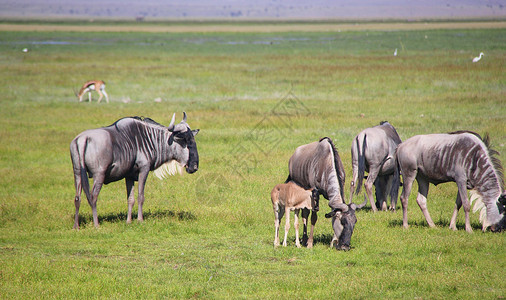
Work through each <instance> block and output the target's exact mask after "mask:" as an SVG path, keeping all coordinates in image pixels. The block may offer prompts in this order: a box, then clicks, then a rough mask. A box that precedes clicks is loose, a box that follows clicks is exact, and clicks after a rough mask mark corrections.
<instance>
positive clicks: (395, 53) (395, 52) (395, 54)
mask: <svg viewBox="0 0 506 300" xmlns="http://www.w3.org/2000/svg"><path fill="white" fill-rule="evenodd" d="M394 56H397V48H395V51H394Z"/></svg>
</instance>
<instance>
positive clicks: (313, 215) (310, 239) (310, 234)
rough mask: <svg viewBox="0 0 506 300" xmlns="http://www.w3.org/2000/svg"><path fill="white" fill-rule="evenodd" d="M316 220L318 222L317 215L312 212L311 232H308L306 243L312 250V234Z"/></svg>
mask: <svg viewBox="0 0 506 300" xmlns="http://www.w3.org/2000/svg"><path fill="white" fill-rule="evenodd" d="M317 220H318V213H317V212H315V211H313V212H312V213H311V231H310V232H309V240H308V241H307V247H308V248H313V233H314V226H315V224H316V221H317Z"/></svg>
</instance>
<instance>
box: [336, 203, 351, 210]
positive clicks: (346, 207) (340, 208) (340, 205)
mask: <svg viewBox="0 0 506 300" xmlns="http://www.w3.org/2000/svg"><path fill="white" fill-rule="evenodd" d="M348 209H350V208H349V207H348V205H346V204H344V203H339V204H337V207H336V209H335V210H340V211H342V212H347V211H348Z"/></svg>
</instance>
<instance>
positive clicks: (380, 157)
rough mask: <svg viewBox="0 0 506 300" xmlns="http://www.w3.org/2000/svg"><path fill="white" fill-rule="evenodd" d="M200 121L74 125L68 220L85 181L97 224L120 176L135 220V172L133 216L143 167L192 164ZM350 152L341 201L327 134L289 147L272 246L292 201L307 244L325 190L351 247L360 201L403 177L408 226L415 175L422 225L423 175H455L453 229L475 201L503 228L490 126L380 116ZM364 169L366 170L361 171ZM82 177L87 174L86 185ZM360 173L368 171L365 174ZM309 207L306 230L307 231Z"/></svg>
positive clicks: (340, 234) (338, 239)
mask: <svg viewBox="0 0 506 300" xmlns="http://www.w3.org/2000/svg"><path fill="white" fill-rule="evenodd" d="M80 94H81V93H80ZM81 96H82V95H81ZM198 131H199V130H198V129H197V130H191V129H190V126H189V125H188V123H187V115H186V113H183V119H182V121H181V122H179V123H178V124H176V123H175V114H174V115H173V116H172V120H171V122H170V124H169V126H168V127H165V126H163V125H161V124H159V123H157V122H155V121H154V120H152V119H150V118H140V117H127V118H122V119H120V120H118V121H116V122H114V123H113V124H112V125H110V126H107V127H103V128H99V129H91V130H86V131H84V132H82V133H80V134H79V135H77V137H76V138H74V140H73V141H72V142H71V144H70V154H71V158H72V164H73V169H74V182H75V188H76V195H75V200H74V204H75V216H74V228H76V229H78V228H79V206H80V204H81V194H82V191H83V190H84V193H85V195H86V198H87V199H88V203H89V204H90V206H91V208H92V214H93V222H94V225H95V226H96V227H98V226H99V224H98V216H97V200H98V195H99V193H100V189H101V188H102V185H103V184H104V183H105V184H108V183H110V182H114V181H118V180H121V179H123V178H124V179H125V182H126V189H127V199H128V215H127V222H128V223H129V222H131V221H132V208H133V205H134V202H135V198H134V182H135V181H138V196H137V202H138V215H137V219H138V220H139V221H142V220H143V215H142V206H143V203H144V187H145V183H146V179H147V177H148V174H149V172H150V171H154V170H162V171H163V172H170V173H173V172H172V171H171V170H175V169H177V168H180V169H182V168H184V169H185V170H186V172H187V173H190V174H191V173H194V172H196V171H197V170H198V167H199V156H198V151H197V144H196V142H195V136H196V134H197V133H198ZM351 154H352V155H351V157H352V168H353V173H352V174H353V175H352V179H351V190H350V199H349V203H348V204H347V203H346V201H345V199H344V184H345V172H344V168H343V163H342V161H341V158H340V157H339V153H338V151H337V149H336V147H335V146H334V143H333V142H332V140H331V139H330V138H328V137H324V138H322V139H320V140H319V141H314V142H312V143H309V144H306V145H302V146H299V147H298V148H297V149H295V152H294V154H293V155H292V156H291V158H290V160H289V162H288V169H289V175H288V178H287V179H286V181H285V183H282V184H278V185H276V186H275V187H274V188H273V189H272V191H271V200H272V205H273V209H274V215H275V239H274V245H275V246H278V245H279V223H280V220H281V218H282V217H283V215H285V214H286V223H285V236H284V241H283V245H284V246H286V240H287V233H288V229H289V227H290V224H289V222H290V218H289V216H290V211H292V210H293V211H295V215H294V219H295V220H294V223H295V224H294V227H295V230H296V239H295V243H296V245H297V246H298V247H300V245H301V244H300V242H299V235H298V215H299V212H300V211H302V218H303V222H304V235H303V244H304V245H306V246H307V247H312V246H313V230H314V225H315V223H316V221H317V212H318V210H319V197H320V195H322V196H323V197H324V198H325V199H327V200H329V202H328V205H329V206H330V208H331V211H330V212H329V213H327V214H326V215H325V217H327V218H331V219H332V228H333V230H334V236H333V239H332V242H331V246H332V247H335V248H336V249H338V250H349V249H350V241H351V236H352V234H353V229H354V227H355V223H356V222H357V218H356V215H355V211H356V210H357V209H360V208H362V207H363V206H365V205H366V203H367V199H368V201H369V203H370V205H371V207H372V210H373V211H377V210H378V208H379V209H381V210H387V198H390V207H389V209H390V210H395V208H396V203H397V198H398V192H399V188H400V186H402V193H401V204H402V213H403V226H404V227H405V228H407V227H408V219H407V209H408V198H409V195H410V192H411V188H412V185H413V181H414V180H415V179H416V181H417V183H418V196H417V198H416V201H417V203H418V205H419V207H420V209H421V210H422V212H423V215H424V216H425V219H426V221H427V223H428V225H429V226H431V227H433V226H435V225H434V222H433V221H432V219H431V217H430V214H429V212H428V210H427V194H428V191H429V183H432V184H434V185H437V184H439V183H444V182H455V183H456V184H457V187H458V193H457V198H456V201H455V209H454V212H453V216H452V218H451V221H450V228H451V229H453V230H456V219H457V213H458V211H459V209H460V207H461V206H464V212H465V229H466V231H468V232H471V231H472V227H471V224H470V221H469V212H470V211H471V205H472V202H474V211H475V212H476V211H480V221H481V223H482V228H483V231H485V230H486V229H487V228H488V227H490V229H491V231H493V232H500V231H502V230H503V229H505V228H506V213H505V208H506V192H505V191H504V180H503V174H502V170H503V169H502V167H501V164H500V161H499V160H498V158H497V152H496V151H494V150H492V149H491V148H490V146H489V138H488V136H487V135H486V136H484V137H483V138H482V137H481V136H480V135H478V134H477V133H474V132H471V131H456V132H450V133H443V134H428V135H417V136H413V137H411V138H409V139H407V140H405V141H404V142H402V141H401V139H400V137H399V135H398V134H397V131H396V130H395V128H394V127H393V126H392V125H391V124H390V123H388V122H381V123H380V124H379V125H377V126H374V127H372V128H367V129H365V130H363V131H362V132H360V133H359V134H358V135H357V136H356V137H355V138H354V139H353V142H352V146H351ZM365 172H367V173H368V176H367V177H365ZM401 175H402V179H403V180H402V181H403V182H402V184H401V180H400V178H401ZM88 178H93V187H92V188H91V190H90V185H89V181H88ZM365 178H367V179H366V180H365V183H363V179H365ZM362 184H364V188H365V192H366V193H365V194H366V196H367V198H366V197H364V198H365V201H364V202H363V203H362V204H360V205H356V204H354V203H353V202H352V198H353V194H358V193H359V192H360V190H361V186H362ZM373 186H374V187H375V196H376V197H375V198H376V201H374V197H373ZM467 190H470V191H471V193H470V194H471V199H469V198H468V193H467ZM377 207H378V208H377ZM309 213H311V230H310V235H309V237H308V236H307V218H308V216H309Z"/></svg>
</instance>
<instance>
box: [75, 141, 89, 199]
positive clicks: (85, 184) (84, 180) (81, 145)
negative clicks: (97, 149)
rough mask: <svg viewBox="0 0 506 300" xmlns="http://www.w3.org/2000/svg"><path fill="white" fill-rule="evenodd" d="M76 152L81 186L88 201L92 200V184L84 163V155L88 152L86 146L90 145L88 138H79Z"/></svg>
mask: <svg viewBox="0 0 506 300" xmlns="http://www.w3.org/2000/svg"><path fill="white" fill-rule="evenodd" d="M75 142H76V150H77V155H78V162H79V169H80V174H81V186H82V188H83V190H84V194H85V195H86V198H87V199H88V201H90V200H91V195H90V182H89V180H88V173H87V172H86V167H85V163H84V153H85V152H86V146H87V145H88V139H87V138H77V139H76V141H75Z"/></svg>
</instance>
